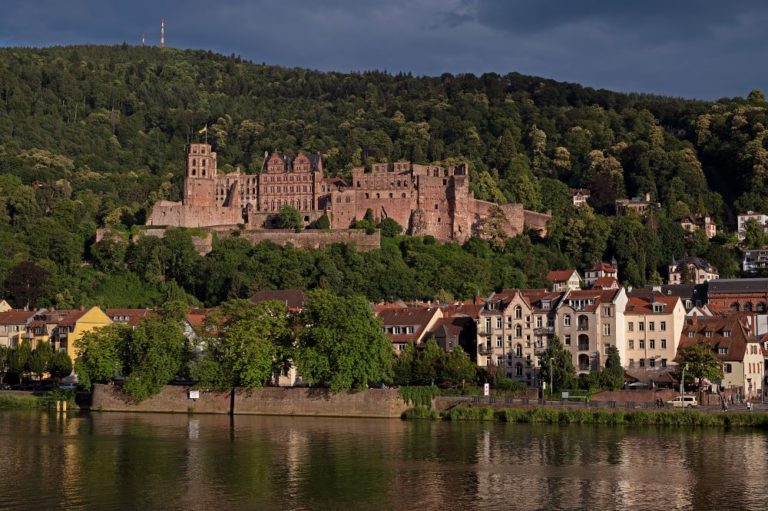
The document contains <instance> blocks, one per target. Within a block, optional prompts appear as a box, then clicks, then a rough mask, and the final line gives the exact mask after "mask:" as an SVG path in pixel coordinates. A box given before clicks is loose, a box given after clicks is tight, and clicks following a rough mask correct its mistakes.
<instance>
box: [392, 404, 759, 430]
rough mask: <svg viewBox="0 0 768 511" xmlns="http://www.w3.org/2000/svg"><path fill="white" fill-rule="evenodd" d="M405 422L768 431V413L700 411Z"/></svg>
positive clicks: (485, 413) (493, 413) (481, 414)
mask: <svg viewBox="0 0 768 511" xmlns="http://www.w3.org/2000/svg"><path fill="white" fill-rule="evenodd" d="M403 418H404V419H433V420H437V419H442V420H448V421H496V422H510V423H527V424H609V425H617V426H618V425H627V426H708V427H713V426H714V427H757V428H765V429H768V414H767V413H730V412H729V413H704V412H696V411H664V410H638V411H608V410H557V409H552V408H504V409H495V408H488V407H463V406H457V407H455V408H452V409H451V410H448V411H445V412H440V413H438V412H437V411H435V410H430V409H428V408H426V407H415V408H412V409H410V410H408V411H407V412H405V413H404V414H403Z"/></svg>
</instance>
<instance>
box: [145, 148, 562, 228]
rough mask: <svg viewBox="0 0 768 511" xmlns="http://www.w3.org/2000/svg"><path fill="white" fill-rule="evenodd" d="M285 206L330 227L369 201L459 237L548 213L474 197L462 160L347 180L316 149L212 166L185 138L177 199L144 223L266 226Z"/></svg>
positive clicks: (346, 222)
mask: <svg viewBox="0 0 768 511" xmlns="http://www.w3.org/2000/svg"><path fill="white" fill-rule="evenodd" d="M284 206H290V207H292V208H295V209H297V210H298V211H300V212H301V213H302V214H303V220H304V222H305V223H307V224H308V223H310V222H313V221H315V220H316V219H317V218H319V217H320V216H321V215H323V214H324V213H325V214H327V215H328V218H329V219H330V222H331V228H332V229H334V230H336V229H347V228H349V226H350V224H351V223H352V222H353V221H354V220H361V219H363V217H364V216H365V214H366V212H367V211H368V210H369V209H370V210H371V211H372V213H373V216H374V218H375V219H376V220H383V219H385V218H391V219H392V220H394V221H396V222H397V223H398V224H400V225H401V226H403V228H404V229H405V230H406V232H407V233H408V234H412V235H431V236H434V237H435V238H437V239H441V240H456V241H459V242H463V241H465V240H467V239H468V238H470V237H472V236H482V235H483V225H484V222H485V221H486V220H487V219H488V218H490V217H492V216H493V217H495V221H496V222H497V223H498V224H499V225H498V229H500V230H501V231H503V233H504V234H506V235H508V236H516V235H517V234H520V233H522V232H523V229H524V227H529V228H532V229H535V230H537V231H539V232H540V233H541V234H542V235H544V234H546V227H547V221H548V220H549V215H546V214H542V213H535V212H532V211H526V210H524V209H523V206H522V205H521V204H504V205H496V204H494V203H491V202H486V201H482V200H478V199H475V198H474V196H473V194H472V192H471V191H470V189H469V174H468V168H467V165H466V164H465V163H463V164H459V165H455V166H450V167H441V166H436V165H417V164H412V163H409V162H395V163H392V164H389V163H375V164H373V165H372V166H371V170H370V172H366V170H365V169H364V168H362V167H361V168H355V169H353V170H352V181H351V183H350V184H347V183H345V182H344V181H343V180H341V179H339V178H328V177H325V176H324V175H323V162H322V158H321V157H320V156H319V155H307V154H304V153H299V154H298V155H296V156H286V155H281V154H279V153H274V154H272V155H270V156H267V157H265V159H264V163H263V165H262V168H261V172H260V173H259V174H253V175H249V174H243V173H242V172H240V171H239V170H238V171H237V172H234V173H231V174H222V175H219V174H218V173H217V168H216V153H215V152H213V151H211V146H210V145H208V144H190V145H189V147H188V150H187V164H186V172H185V177H184V196H183V198H182V201H181V202H170V201H160V202H158V203H157V204H156V205H155V207H154V208H153V210H152V214H151V215H150V218H149V220H148V222H147V223H148V224H149V225H165V226H169V227H170V226H173V227H214V226H227V225H236V224H240V223H244V224H246V228H247V229H251V230H253V229H260V228H263V227H265V226H266V227H268V226H269V219H270V218H271V217H272V216H273V215H275V214H276V213H279V212H280V210H281V209H282V208H283V207H284Z"/></svg>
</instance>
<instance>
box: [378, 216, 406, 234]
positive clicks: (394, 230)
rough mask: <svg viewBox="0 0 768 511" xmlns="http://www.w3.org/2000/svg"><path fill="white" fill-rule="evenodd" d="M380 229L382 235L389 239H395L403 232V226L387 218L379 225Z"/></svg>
mask: <svg viewBox="0 0 768 511" xmlns="http://www.w3.org/2000/svg"><path fill="white" fill-rule="evenodd" d="M379 229H381V235H382V236H387V237H389V238H394V237H395V236H398V235H400V233H402V232H403V226H402V225H400V224H398V223H397V222H396V221H394V220H392V219H391V218H385V219H384V220H382V221H381V223H379Z"/></svg>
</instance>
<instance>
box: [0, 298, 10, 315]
mask: <svg viewBox="0 0 768 511" xmlns="http://www.w3.org/2000/svg"><path fill="white" fill-rule="evenodd" d="M11 309H13V307H11V304H10V303H8V302H7V301H6V300H3V299H2V298H0V312H5V311H9V310H11Z"/></svg>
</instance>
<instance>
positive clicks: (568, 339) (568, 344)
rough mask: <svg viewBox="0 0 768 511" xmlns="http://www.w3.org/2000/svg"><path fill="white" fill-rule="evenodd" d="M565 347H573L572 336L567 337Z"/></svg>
mask: <svg viewBox="0 0 768 511" xmlns="http://www.w3.org/2000/svg"><path fill="white" fill-rule="evenodd" d="M565 345H566V346H570V345H571V336H570V335H566V336H565Z"/></svg>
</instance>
